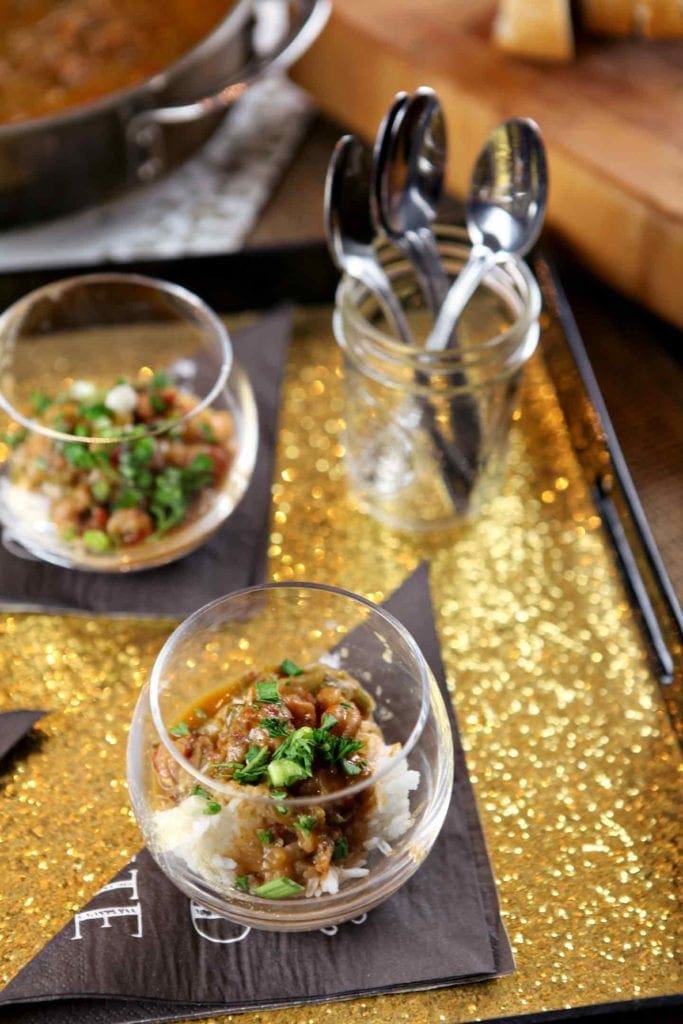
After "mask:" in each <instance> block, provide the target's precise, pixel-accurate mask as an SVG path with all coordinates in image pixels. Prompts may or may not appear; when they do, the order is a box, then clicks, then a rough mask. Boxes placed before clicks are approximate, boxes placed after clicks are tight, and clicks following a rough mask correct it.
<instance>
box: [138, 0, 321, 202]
mask: <svg viewBox="0 0 683 1024" xmlns="http://www.w3.org/2000/svg"><path fill="white" fill-rule="evenodd" d="M286 6H287V5H286V3H285V2H284V0H257V3H256V4H255V6H254V12H253V13H254V18H255V23H254V28H253V34H252V44H253V51H254V56H253V58H252V60H251V61H250V62H249V64H248V65H247V66H246V67H245V68H244V69H243V70H242V72H241V73H240V74H239V75H238V76H233V77H232V79H231V80H230V81H229V82H226V83H225V85H223V86H221V87H220V88H218V89H217V90H216V92H214V93H212V94H211V95H209V96H202V97H201V98H200V99H197V100H193V101H192V102H189V103H181V104H177V105H172V106H167V107H153V108H151V109H149V110H143V111H141V112H140V113H137V114H135V115H134V116H133V117H132V118H131V119H130V120H129V121H128V124H127V126H126V138H127V142H128V151H129V167H130V173H131V176H132V177H133V178H136V179H137V180H138V181H144V182H147V181H152V180H154V179H155V178H157V177H158V176H159V175H160V174H162V173H163V172H164V171H165V170H166V166H167V160H166V152H165V151H166V146H165V142H164V129H166V128H169V127H171V126H173V125H183V124H188V123H190V122H198V121H201V120H203V119H204V118H209V117H211V116H216V115H217V114H220V113H223V112H225V111H226V110H228V109H229V108H230V107H231V106H232V104H233V103H234V102H235V101H236V100H237V99H239V97H240V96H241V95H242V93H244V92H246V90H247V89H248V88H249V87H250V86H251V85H253V84H254V83H255V82H256V81H258V80H259V79H262V78H264V77H265V76H266V75H269V74H271V73H274V72H278V71H283V70H285V69H287V68H288V67H290V66H291V65H292V64H294V63H295V61H297V60H298V59H299V57H301V56H302V55H303V54H304V53H305V52H306V50H307V49H308V48H309V46H311V44H312V43H313V42H314V41H315V39H317V37H318V36H319V35H320V33H321V32H322V30H323V28H324V27H325V24H326V23H327V20H328V18H329V16H330V11H331V9H332V0H309V2H304V3H303V4H302V8H303V9H302V11H301V20H300V21H299V22H297V23H295V24H294V25H293V26H290V25H289V19H288V17H287V11H286V9H285V8H286Z"/></svg>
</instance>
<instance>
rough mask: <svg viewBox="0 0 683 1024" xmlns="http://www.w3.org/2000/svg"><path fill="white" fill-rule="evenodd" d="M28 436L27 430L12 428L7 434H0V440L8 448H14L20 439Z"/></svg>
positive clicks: (22, 439)
mask: <svg viewBox="0 0 683 1024" xmlns="http://www.w3.org/2000/svg"><path fill="white" fill-rule="evenodd" d="M27 437H28V430H14V431H12V432H10V433H7V434H0V441H4V443H5V444H6V445H7V447H8V448H11V449H12V450H14V449H15V448H17V447H18V446H19V445H20V444H21V442H22V441H25V440H26V438H27Z"/></svg>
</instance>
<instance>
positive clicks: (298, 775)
mask: <svg viewBox="0 0 683 1024" xmlns="http://www.w3.org/2000/svg"><path fill="white" fill-rule="evenodd" d="M310 774H311V773H310V772H308V771H306V769H305V768H304V767H303V765H301V764H299V762H298V761H291V760H290V759H289V758H287V757H283V758H281V759H280V760H279V761H271V762H270V764H269V765H268V779H269V781H270V784H271V786H278V787H280V786H293V785H294V783H295V782H301V780H302V779H308V778H310Z"/></svg>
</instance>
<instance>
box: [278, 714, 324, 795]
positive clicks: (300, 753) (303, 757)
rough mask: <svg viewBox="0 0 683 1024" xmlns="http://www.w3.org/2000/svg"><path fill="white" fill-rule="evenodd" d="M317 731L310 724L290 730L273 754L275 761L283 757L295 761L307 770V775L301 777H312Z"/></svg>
mask: <svg viewBox="0 0 683 1024" xmlns="http://www.w3.org/2000/svg"><path fill="white" fill-rule="evenodd" d="M317 732H318V730H317V729H312V728H311V727H310V725H303V726H302V727H301V728H300V729H295V730H294V732H290V733H289V735H288V736H287V737H286V738H285V741H284V743H281V744H280V746H279V747H278V748H277V750H276V751H275V753H274V754H273V761H274V762H277V761H280V760H281V759H283V760H290V761H295V762H296V763H297V764H299V765H300V766H301V768H302V769H304V771H305V775H302V776H301V778H304V779H305V778H310V776H311V775H312V774H313V758H314V757H315V749H316V740H317V736H316V733H317ZM325 735H327V734H325ZM276 785H277V783H276Z"/></svg>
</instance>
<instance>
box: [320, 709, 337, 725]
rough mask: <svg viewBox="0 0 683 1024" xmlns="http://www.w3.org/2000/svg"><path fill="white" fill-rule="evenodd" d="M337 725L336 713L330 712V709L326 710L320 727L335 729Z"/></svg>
mask: <svg viewBox="0 0 683 1024" xmlns="http://www.w3.org/2000/svg"><path fill="white" fill-rule="evenodd" d="M335 725H337V719H336V718H335V717H334V715H331V714H330V713H329V711H326V712H325V714H324V715H323V717H322V721H321V723H320V728H321V729H333V728H334V727H335Z"/></svg>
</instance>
